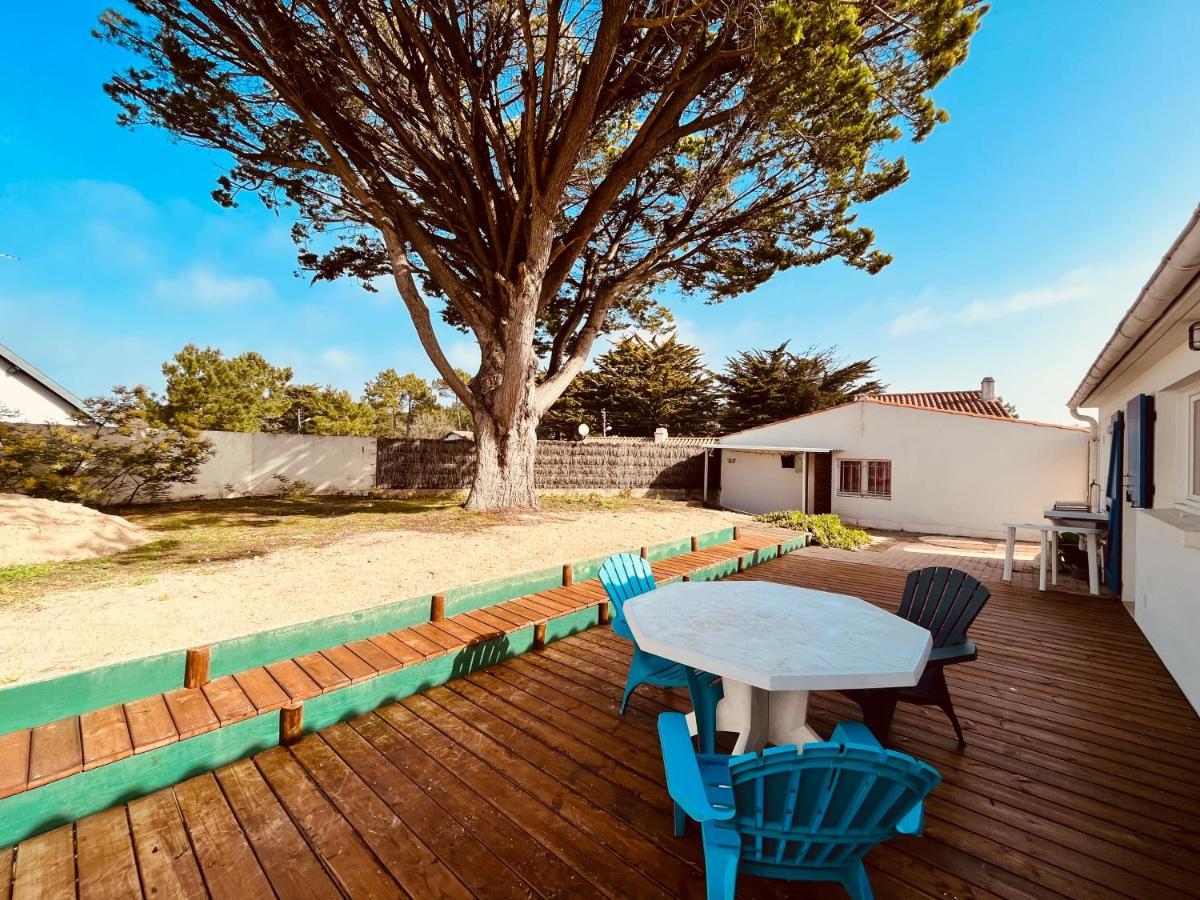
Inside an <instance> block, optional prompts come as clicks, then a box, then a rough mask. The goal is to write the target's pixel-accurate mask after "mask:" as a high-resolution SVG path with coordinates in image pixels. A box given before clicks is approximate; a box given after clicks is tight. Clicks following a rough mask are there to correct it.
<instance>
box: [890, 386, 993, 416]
mask: <svg viewBox="0 0 1200 900" xmlns="http://www.w3.org/2000/svg"><path fill="white" fill-rule="evenodd" d="M871 399H873V400H878V401H879V402H880V403H894V404H897V405H899V406H923V407H925V408H927V409H945V410H950V411H951V412H967V413H974V414H975V415H977V416H997V417H999V418H1001V419H1013V418H1016V417H1015V416H1014V415H1013V414H1012V413H1011V412H1009V411H1008V410H1007V409H1006V408H1005V407H1004V403H1003V401H1001V399H1000V398H999V397H997V398H996V399H994V400H984V399H983V395H982V392H981V391H978V390H975V391H928V392H926V393H923V394H877V395H876V396H874V397H872V398H871Z"/></svg>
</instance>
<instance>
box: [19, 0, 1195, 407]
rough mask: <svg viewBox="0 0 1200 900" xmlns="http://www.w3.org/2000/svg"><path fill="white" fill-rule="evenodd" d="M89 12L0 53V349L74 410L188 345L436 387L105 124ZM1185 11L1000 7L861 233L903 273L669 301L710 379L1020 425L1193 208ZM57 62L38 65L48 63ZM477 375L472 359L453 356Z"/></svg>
mask: <svg viewBox="0 0 1200 900" xmlns="http://www.w3.org/2000/svg"><path fill="white" fill-rule="evenodd" d="M101 8H102V4H101V3H96V4H93V3H90V2H78V0H63V2H57V3H51V4H16V5H14V6H13V8H12V9H10V10H8V11H7V12H6V16H5V26H6V27H5V36H4V38H3V52H0V109H3V110H4V113H5V114H4V115H3V117H0V252H2V253H6V254H12V255H15V256H18V257H20V261H19V262H14V261H11V260H6V259H0V343H5V344H8V345H9V346H11V347H12V348H13V349H14V350H16V351H17V352H18V353H20V354H22V355H23V356H25V357H26V358H27V359H29V360H30V361H31V362H33V363H34V364H35V365H38V366H39V367H41V368H42V369H44V370H45V371H46V372H47V373H48V374H50V375H51V376H52V377H53V378H55V379H57V380H58V381H60V382H62V383H63V384H64V385H65V386H67V387H68V388H70V389H72V390H74V391H75V392H77V393H80V394H91V393H97V392H100V391H103V390H104V389H106V388H108V387H110V386H111V385H113V384H117V383H124V384H133V383H145V384H149V385H150V386H152V387H160V386H161V373H160V371H159V367H160V365H161V363H162V361H163V360H164V359H166V358H168V357H169V356H171V355H172V354H173V353H174V352H175V351H176V350H178V349H179V348H180V347H181V346H182V345H183V344H185V343H187V342H189V341H192V342H195V343H198V344H202V345H203V344H210V345H213V346H218V347H221V348H222V349H223V350H225V351H226V352H229V353H236V352H240V351H243V350H258V351H260V352H262V353H264V354H265V355H266V356H267V357H268V358H270V359H271V360H272V361H274V362H276V363H278V364H281V365H290V366H292V367H293V368H294V369H295V374H296V378H297V379H298V380H304V381H318V382H323V383H332V384H334V385H337V386H340V387H346V388H350V389H351V390H353V391H355V392H357V391H358V390H359V389H360V388H361V384H362V382H363V381H364V380H365V379H366V378H368V377H370V376H371V375H373V374H374V373H375V372H377V371H378V370H380V369H382V368H386V367H389V366H393V367H395V368H397V369H399V370H401V371H405V370H414V371H416V372H418V373H420V374H422V375H425V376H427V377H431V376H432V375H433V368H432V366H431V365H430V364H429V363H428V362H427V360H426V359H425V357H424V354H423V353H422V351H421V349H420V346H419V345H418V343H417V340H416V337H415V334H414V332H413V329H412V326H411V324H410V323H409V322H408V319H407V317H406V316H405V314H404V310H403V306H402V305H401V304H400V303H399V301H398V300H397V299H395V298H394V297H392V296H389V295H387V294H380V295H371V294H368V293H366V292H363V291H362V290H360V289H358V288H357V287H356V286H354V285H352V284H350V283H345V284H335V285H316V286H310V285H309V284H308V282H307V281H306V280H304V279H300V278H296V277H294V276H293V272H294V269H295V259H294V255H293V252H292V246H291V242H290V240H289V238H288V225H289V223H288V222H287V221H286V220H284V219H280V218H278V217H276V216H275V215H274V214H272V213H269V212H267V211H265V210H263V209H262V208H261V207H260V206H259V205H258V204H257V203H256V202H248V203H245V204H244V205H243V206H242V207H241V208H239V209H237V210H232V211H230V210H223V209H221V208H219V207H217V206H216V204H215V203H213V202H212V201H211V200H210V199H209V191H210V190H211V189H212V186H213V181H214V179H215V178H216V176H217V175H218V174H219V173H220V166H221V160H220V159H219V158H218V157H216V156H215V155H214V154H211V153H208V152H205V151H203V150H200V149H197V148H194V147H190V146H184V145H180V144H175V143H173V142H172V141H171V140H170V138H169V137H167V136H166V135H165V134H163V133H160V132H156V131H153V130H150V129H141V130H138V131H133V132H131V131H128V130H125V129H120V128H118V127H117V126H116V124H115V123H114V118H115V108H114V106H113V105H112V104H111V102H110V101H109V100H108V99H107V98H106V97H105V96H104V94H103V93H102V92H101V89H100V86H101V84H102V83H103V81H104V80H105V78H106V77H107V76H108V74H109V73H110V72H111V71H112V70H113V69H114V68H115V67H118V66H120V65H122V64H123V62H124V59H123V57H122V55H121V54H120V52H119V51H117V50H115V49H113V48H111V47H107V46H104V45H101V44H99V43H98V42H96V41H95V40H93V39H92V38H91V37H90V36H89V29H90V28H91V25H92V23H93V21H94V19H95V17H96V15H97V14H98V13H99V11H100V10H101ZM1198 38H1200V6H1197V5H1196V4H1195V3H1193V2H1186V0H1155V2H1153V3H1147V4H1132V3H1119V2H1102V3H1097V2H1095V0H1054V2H1051V3H1045V2H1038V0H1005V2H1001V3H997V4H995V7H994V9H993V10H992V12H991V13H989V14H988V15H987V16H986V17H985V21H984V26H983V28H982V31H981V32H980V34H979V36H978V37H977V39H976V41H975V43H974V45H973V47H972V50H971V56H970V59H968V61H967V62H966V64H965V65H964V66H963V67H962V68H960V69H959V70H957V71H956V72H955V73H954V74H953V75H951V77H950V79H949V80H948V81H947V82H946V83H945V84H944V85H943V86H942V87H941V88H940V89H939V91H938V100H939V102H940V103H941V104H942V105H943V106H945V107H946V108H947V109H948V110H949V112H950V115H951V121H950V123H949V124H948V125H946V126H943V127H941V128H939V129H938V130H936V131H935V132H934V134H933V135H932V136H931V137H930V138H929V139H928V140H927V141H926V142H925V143H923V144H921V145H916V146H913V145H908V146H906V147H904V148H903V152H904V153H905V154H906V156H907V158H908V160H909V164H910V167H911V168H912V171H913V174H912V177H911V179H910V180H909V182H908V183H907V184H905V185H904V186H903V187H901V188H899V189H898V190H896V191H894V192H893V193H891V194H889V195H886V196H885V197H883V198H881V199H880V200H878V201H875V202H874V203H872V204H870V205H869V206H867V207H865V208H864V209H863V210H862V211H861V216H860V220H861V221H862V222H863V223H864V224H867V225H870V226H871V227H873V228H874V229H875V230H876V232H877V234H878V238H879V245H880V246H881V247H882V248H884V249H886V250H888V251H889V252H891V253H893V254H894V255H895V257H896V258H895V261H894V262H893V263H892V265H890V266H889V267H888V268H887V269H885V270H884V271H883V272H882V273H881V274H879V275H876V276H868V275H865V274H863V273H861V272H857V271H854V270H851V269H848V268H846V267H844V266H841V265H839V264H828V265H825V266H822V267H819V268H817V269H802V270H795V271H792V272H785V273H782V274H780V275H778V276H776V277H775V278H774V279H773V280H772V281H771V282H770V283H769V284H767V285H765V286H764V287H762V288H761V289H759V290H758V291H756V292H755V293H754V294H753V295H749V296H745V297H740V298H738V299H736V300H733V301H729V302H727V303H725V304H723V305H721V306H717V307H711V306H705V305H703V304H702V303H701V302H699V301H691V300H688V301H680V300H678V299H677V298H668V299H669V300H670V305H671V306H672V308H673V310H674V312H675V314H676V316H677V319H678V321H679V327H680V332H681V335H682V336H683V337H684V338H685V339H687V340H689V341H692V342H694V343H698V344H699V345H700V346H701V347H702V348H703V349H704V351H705V353H706V354H707V356H708V358H709V361H710V363H712V364H716V365H719V364H720V363H721V362H722V361H723V359H724V358H725V357H726V356H727V355H729V354H731V353H733V352H735V351H738V350H741V349H747V348H752V347H765V346H773V345H775V344H777V343H779V342H780V341H781V340H783V339H785V338H790V339H791V340H792V343H793V346H794V347H796V348H802V347H806V346H808V345H812V344H815V345H821V346H826V345H834V344H836V345H837V346H838V347H840V349H841V351H842V352H843V353H844V354H845V355H847V356H853V357H855V358H857V357H860V356H875V357H877V358H878V365H879V368H880V372H881V375H882V377H883V379H884V380H885V381H886V382H888V383H889V384H890V385H891V387H892V388H893V389H894V390H902V391H919V390H947V389H964V388H970V387H975V386H978V383H979V380H980V378H982V377H983V376H984V375H992V376H994V377H995V378H996V380H997V385H998V390H999V392H1000V393H1001V394H1002V395H1003V396H1004V397H1005V398H1006V399H1008V400H1010V401H1012V402H1013V403H1015V404H1016V406H1017V408H1018V410H1019V411H1020V413H1021V415H1022V416H1024V417H1026V418H1035V419H1045V420H1050V421H1063V420H1068V421H1069V419H1068V418H1067V414H1066V410H1065V407H1064V405H1063V404H1064V402H1065V400H1066V398H1067V396H1068V395H1069V394H1070V393H1071V391H1072V389H1073V388H1074V386H1075V384H1076V383H1077V382H1078V380H1079V379H1080V377H1081V376H1082V374H1083V371H1084V369H1085V368H1086V366H1087V364H1088V363H1090V361H1091V360H1092V358H1093V357H1094V356H1095V354H1096V352H1097V351H1098V350H1099V347H1100V345H1101V344H1102V342H1103V341H1104V339H1105V338H1106V337H1107V336H1108V334H1109V333H1110V332H1111V330H1112V328H1113V327H1114V325H1115V324H1116V322H1117V320H1118V318H1119V317H1120V315H1121V313H1122V312H1123V311H1124V309H1125V308H1126V307H1127V306H1128V305H1129V304H1130V303H1131V302H1132V301H1133V299H1134V296H1135V295H1136V293H1137V290H1138V288H1140V286H1141V285H1142V283H1143V282H1144V281H1145V280H1146V278H1147V277H1148V276H1149V274H1150V272H1151V271H1152V269H1153V268H1154V266H1155V264H1156V263H1157V261H1158V259H1159V257H1160V256H1161V255H1162V254H1163V253H1164V252H1165V250H1166V249H1167V247H1168V245H1169V244H1170V242H1171V241H1172V240H1173V238H1174V237H1175V235H1176V234H1177V233H1178V231H1179V230H1180V229H1181V228H1182V226H1183V224H1184V223H1185V221H1186V220H1187V217H1188V214H1189V213H1190V212H1191V210H1192V208H1193V207H1194V206H1195V205H1196V203H1197V202H1198V201H1200V166H1198V165H1197V160H1198V159H1200V157H1198V156H1197V154H1196V147H1197V145H1198V144H1200V116H1197V115H1196V97H1197V96H1200V67H1197V66H1196V65H1195V64H1194V62H1191V61H1190V60H1192V59H1193V56H1194V48H1195V46H1196V45H1197V40H1198ZM48 48H49V50H50V51H52V52H47V51H48ZM446 341H447V347H448V352H449V355H450V356H451V358H452V359H453V360H454V361H455V362H457V363H458V364H460V365H464V366H469V365H470V364H471V362H472V361H473V359H475V358H476V357H475V353H474V350H473V346H472V344H471V342H470V340H469V339H468V338H467V337H465V336H462V335H458V334H457V333H453V332H450V333H448V334H447V336H446Z"/></svg>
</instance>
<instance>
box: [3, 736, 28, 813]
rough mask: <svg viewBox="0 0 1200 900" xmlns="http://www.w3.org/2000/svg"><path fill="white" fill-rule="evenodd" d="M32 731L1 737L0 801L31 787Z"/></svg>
mask: <svg viewBox="0 0 1200 900" xmlns="http://www.w3.org/2000/svg"><path fill="white" fill-rule="evenodd" d="M30 737H31V734H30V730H29V729H28V728H22V729H21V730H20V731H10V732H9V733H8V734H3V735H0V799H3V798H4V797H9V796H12V795H13V794H17V793H20V792H21V791H23V790H25V788H26V787H27V786H28V785H29V741H30Z"/></svg>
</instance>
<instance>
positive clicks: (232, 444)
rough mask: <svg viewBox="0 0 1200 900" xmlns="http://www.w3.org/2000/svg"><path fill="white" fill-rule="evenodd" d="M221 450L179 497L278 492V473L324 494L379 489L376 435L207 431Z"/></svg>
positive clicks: (181, 489)
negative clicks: (349, 435)
mask: <svg viewBox="0 0 1200 900" xmlns="http://www.w3.org/2000/svg"><path fill="white" fill-rule="evenodd" d="M201 434H202V435H203V436H204V437H205V438H207V439H208V440H210V441H212V442H213V444H214V445H215V449H216V452H215V454H214V455H213V457H212V458H211V459H210V460H209V461H208V462H206V463H205V464H204V465H203V466H202V467H201V469H200V473H199V476H198V477H197V479H196V482H195V483H194V484H181V485H175V486H174V488H173V489H172V491H171V494H170V496H171V497H172V498H173V499H177V500H181V499H185V498H193V497H204V498H208V499H215V498H220V497H241V496H246V495H254V494H277V493H279V492H280V490H281V486H280V483H279V481H278V480H277V479H276V478H275V476H276V475H283V476H285V477H287V478H289V479H291V480H293V481H298V480H301V479H303V480H304V481H308V482H311V483H312V484H313V490H314V492H315V493H318V494H333V493H346V494H365V493H367V492H368V491H370V490H372V489H373V488H374V487H375V438H367V437H324V436H320V435H312V434H244V433H241V432H230V431H204V432H201Z"/></svg>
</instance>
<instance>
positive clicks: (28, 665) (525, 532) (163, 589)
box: [0, 505, 749, 684]
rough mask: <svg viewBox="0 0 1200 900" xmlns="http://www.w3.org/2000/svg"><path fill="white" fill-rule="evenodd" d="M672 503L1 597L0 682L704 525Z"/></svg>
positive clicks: (707, 514) (714, 520)
mask: <svg viewBox="0 0 1200 900" xmlns="http://www.w3.org/2000/svg"><path fill="white" fill-rule="evenodd" d="M748 521H749V518H748V517H746V516H740V515H738V514H736V513H729V512H716V511H713V510H706V509H702V508H699V507H687V506H683V505H679V506H677V507H672V508H668V509H664V510H662V511H658V510H647V509H631V510H621V511H595V510H588V511H578V512H576V511H569V512H568V511H563V512H557V511H556V512H550V513H539V514H537V515H536V516H534V517H532V518H530V519H529V520H525V521H519V522H516V523H513V524H504V525H496V526H491V527H488V528H486V529H483V530H481V531H477V532H473V533H450V534H447V533H429V532H421V531H409V530H397V531H388V532H381V533H374V534H368V535H359V536H355V537H350V538H346V539H344V540H342V541H339V542H337V543H335V544H332V545H329V546H325V547H319V548H293V549H288V550H281V551H278V552H275V553H271V554H267V555H265V556H260V557H256V558H253V559H243V560H238V561H236V562H232V563H228V564H220V565H217V566H213V567H209V568H206V569H205V570H204V571H202V572H187V573H167V574H163V575H159V576H157V577H155V578H154V579H153V580H151V581H149V582H148V583H145V584H141V585H135V586H129V585H123V586H119V587H109V588H102V589H98V590H83V591H69V592H62V593H58V594H49V595H47V596H45V597H41V598H38V599H37V600H35V601H30V602H28V603H18V604H13V605H10V606H7V607H2V608H0V684H12V683H17V682H24V681H34V680H39V679H42V678H47V677H51V676H54V675H59V674H62V673H64V672H68V671H73V670H77V669H87V668H91V667H93V666H98V665H102V664H105V663H111V662H115V661H117V660H123V659H134V658H137V657H141V656H149V655H152V654H156V653H161V652H164V651H167V650H177V649H184V648H187V647H194V646H198V645H202V644H207V643H211V642H213V641H218V640H222V639H226V638H231V637H236V636H239V635H243V634H248V633H251V632H255V631H262V630H264V629H267V628H275V627H278V626H280V625H287V624H291V623H294V622H303V621H307V620H309V619H318V618H322V617H324V616H330V615H334V614H336V613H341V612H347V611H350V610H355V609H362V608H364V607H369V606H374V605H377V604H381V603H387V602H391V601H394V600H402V599H404V598H406V597H412V596H417V595H420V594H425V593H434V592H436V591H440V590H448V589H450V588H453V587H459V586H462V585H467V584H473V583H477V582H481V581H488V580H490V579H493V578H501V577H504V576H506V575H513V574H517V573H520V572H526V571H529V570H532V569H539V568H544V567H546V566H552V565H557V564H561V563H564V562H569V561H572V560H578V559H589V558H592V557H595V556H600V555H603V554H605V553H611V552H614V551H617V550H624V549H628V548H630V547H637V546H640V545H643V544H655V543H661V542H663V541H668V540H675V539H678V538H682V537H686V536H688V535H691V534H697V533H700V532H705V531H713V530H715V529H718V528H723V527H726V526H727V525H731V524H735V523H744V522H748Z"/></svg>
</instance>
